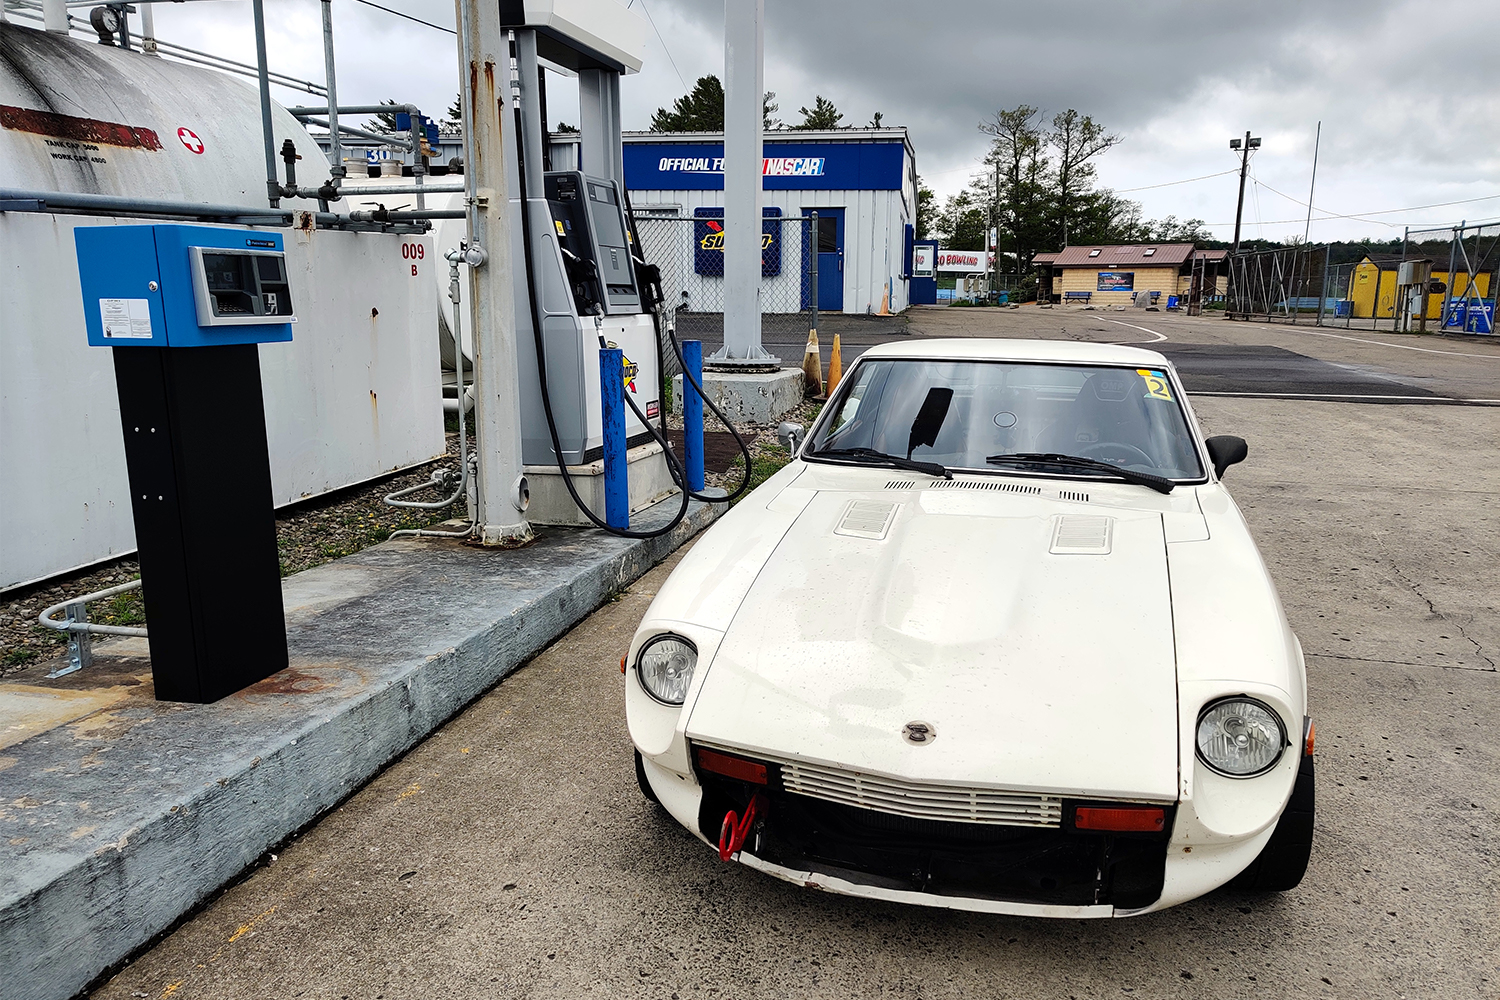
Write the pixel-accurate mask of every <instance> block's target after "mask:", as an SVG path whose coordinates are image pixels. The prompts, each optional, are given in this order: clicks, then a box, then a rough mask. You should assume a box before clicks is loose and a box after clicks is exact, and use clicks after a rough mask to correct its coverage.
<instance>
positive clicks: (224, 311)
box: [190, 247, 296, 326]
mask: <svg viewBox="0 0 1500 1000" xmlns="http://www.w3.org/2000/svg"><path fill="white" fill-rule="evenodd" d="M190 250H191V256H192V261H193V271H194V275H193V277H194V284H195V285H196V288H195V294H196V297H197V298H198V323H199V325H200V326H222V325H225V324H239V323H265V322H271V321H272V319H271V318H272V317H276V318H277V319H281V318H285V319H290V320H291V321H292V322H295V321H296V320H295V316H296V313H295V311H294V310H293V308H292V291H291V285H290V284H289V283H288V281H287V273H286V262H285V260H284V258H283V256H282V254H281V253H280V252H277V251H263V250H255V251H252V250H221V249H218V248H213V249H210V248H207V247H203V248H199V247H192V248H190Z"/></svg>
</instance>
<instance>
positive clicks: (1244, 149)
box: [1229, 132, 1260, 257]
mask: <svg viewBox="0 0 1500 1000" xmlns="http://www.w3.org/2000/svg"><path fill="white" fill-rule="evenodd" d="M1229 148H1230V149H1238V150H1240V203H1239V204H1238V205H1237V206H1235V209H1234V247H1233V249H1231V250H1230V251H1229V256H1231V257H1233V256H1234V255H1235V254H1237V253H1239V252H1240V220H1241V219H1242V218H1243V217H1244V214H1245V175H1246V174H1247V173H1249V171H1250V150H1252V149H1259V148H1260V139H1259V138H1258V137H1257V138H1254V139H1252V138H1251V137H1250V133H1249V132H1246V133H1245V138H1244V140H1243V143H1242V142H1241V140H1239V139H1230V140H1229Z"/></svg>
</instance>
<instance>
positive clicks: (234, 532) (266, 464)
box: [113, 344, 287, 703]
mask: <svg viewBox="0 0 1500 1000" xmlns="http://www.w3.org/2000/svg"><path fill="white" fill-rule="evenodd" d="M113 350H114V356H115V382H116V384H117V385H118V388H119V394H120V423H121V427H122V428H123V430H124V432H125V463H126V466H127V468H128V470H129V473H130V503H131V507H132V508H133V509H134V512H135V537H136V545H137V547H138V548H139V550H140V560H141V583H142V592H143V596H144V597H145V601H146V609H147V613H148V614H147V617H148V625H147V628H148V631H149V633H150V643H151V672H152V674H153V675H154V677H155V681H156V697H157V699H158V700H160V701H190V702H199V703H207V702H211V701H217V700H218V699H220V698H222V697H224V696H225V695H227V694H232V693H234V692H235V691H238V690H240V689H241V688H243V687H246V686H247V685H250V684H254V683H255V682H256V681H258V680H261V679H263V678H265V677H269V676H270V675H271V674H274V673H276V672H277V671H279V670H284V669H286V665H287V652H286V619H285V617H284V616H283V612H282V606H281V569H280V560H279V557H278V555H277V551H276V518H275V514H274V512H273V510H272V500H271V462H270V454H269V451H268V449H267V446H266V412H265V405H264V403H263V402H262V398H261V385H260V356H259V354H258V353H257V348H256V346H255V345H254V344H236V345H229V346H223V347H188V348H170V347H116V348H114V349H113Z"/></svg>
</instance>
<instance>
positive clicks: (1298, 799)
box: [1229, 754, 1316, 892]
mask: <svg viewBox="0 0 1500 1000" xmlns="http://www.w3.org/2000/svg"><path fill="white" fill-rule="evenodd" d="M1315 801H1316V794H1315V790H1314V779H1313V758H1312V755H1311V754H1307V755H1304V756H1303V758H1302V764H1301V766H1300V767H1298V768H1297V783H1296V784H1295V785H1293V786H1292V797H1291V799H1290V801H1288V802H1287V804H1286V809H1285V811H1283V812H1282V814H1281V819H1280V820H1278V821H1277V823H1276V830H1275V832H1273V833H1272V834H1271V839H1270V840H1269V841H1267V842H1266V846H1265V847H1264V848H1262V849H1261V852H1260V856H1259V857H1257V858H1256V859H1255V860H1254V861H1253V862H1251V863H1250V867H1249V868H1246V869H1245V870H1244V871H1242V872H1240V874H1239V875H1237V876H1235V877H1234V879H1233V880H1232V881H1231V882H1230V883H1229V888H1231V889H1250V890H1255V891H1259V892H1286V891H1287V890H1289V889H1295V888H1297V884H1298V883H1300V882H1301V881H1302V876H1303V875H1304V874H1305V873H1306V872H1307V862H1308V859H1309V858H1311V857H1312V839H1313V812H1314V805H1315Z"/></svg>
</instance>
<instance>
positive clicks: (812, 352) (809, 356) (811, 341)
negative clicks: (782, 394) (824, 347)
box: [802, 327, 823, 397]
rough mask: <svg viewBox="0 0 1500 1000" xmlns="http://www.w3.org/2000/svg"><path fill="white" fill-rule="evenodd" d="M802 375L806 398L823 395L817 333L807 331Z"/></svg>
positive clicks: (820, 357) (821, 361)
mask: <svg viewBox="0 0 1500 1000" xmlns="http://www.w3.org/2000/svg"><path fill="white" fill-rule="evenodd" d="M802 374H803V375H804V376H805V377H806V379H807V395H808V397H813V396H821V395H823V355H822V352H821V351H820V350H819V348H818V331H817V328H816V327H814V328H813V329H811V330H808V331H807V350H805V351H803V352H802Z"/></svg>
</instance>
